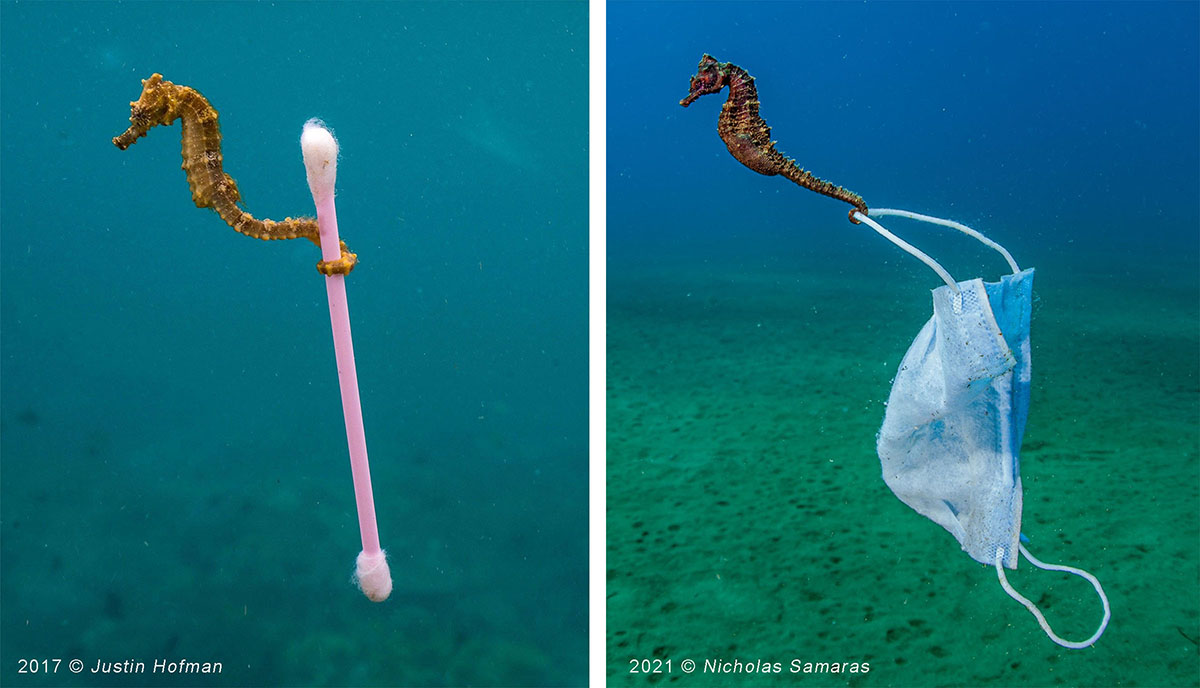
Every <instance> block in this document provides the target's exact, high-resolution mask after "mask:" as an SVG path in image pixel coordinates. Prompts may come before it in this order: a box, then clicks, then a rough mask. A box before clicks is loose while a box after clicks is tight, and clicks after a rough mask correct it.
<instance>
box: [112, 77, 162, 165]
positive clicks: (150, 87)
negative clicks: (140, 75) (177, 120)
mask: <svg viewBox="0 0 1200 688" xmlns="http://www.w3.org/2000/svg"><path fill="white" fill-rule="evenodd" d="M164 84H165V85H166V86H168V87H169V86H172V85H173V84H171V82H169V81H166V82H164V81H163V78H162V74H153V75H151V76H150V78H149V79H142V95H141V97H140V98H138V99H137V100H135V101H133V102H131V103H130V104H129V110H130V115H129V124H130V127H129V129H127V130H125V133H124V134H121V135H120V136H118V137H116V138H114V139H113V143H114V144H116V146H117V147H118V148H120V149H121V150H125V149H126V148H128V147H129V146H130V145H132V144H133V142H134V141H136V140H137V139H138V137H141V136H145V135H146V132H147V131H148V130H149V129H150V128H151V127H153V126H155V125H158V124H170V123H171V121H172V120H173V119H174V117H172V113H171V112H170V110H171V99H170V97H169V93H168V92H169V90H170V89H168V88H164Z"/></svg>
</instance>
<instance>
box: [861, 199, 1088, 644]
mask: <svg viewBox="0 0 1200 688" xmlns="http://www.w3.org/2000/svg"><path fill="white" fill-rule="evenodd" d="M870 214H871V217H867V216H865V215H863V214H862V213H861V212H856V213H854V216H855V219H857V220H859V221H860V222H864V223H866V224H867V225H869V226H871V227H872V228H873V229H875V230H876V231H877V232H879V233H880V234H882V235H883V236H884V237H885V238H887V239H888V240H890V241H893V243H896V244H897V245H898V246H900V247H901V248H902V249H904V250H906V251H908V252H909V253H912V254H913V255H914V256H916V257H917V258H918V259H920V260H922V261H923V262H925V263H926V264H927V265H929V266H930V267H931V268H933V269H934V270H935V271H936V272H937V273H938V275H939V276H941V277H942V279H943V281H945V282H946V286H943V287H939V288H937V289H935V290H934V291H933V317H931V318H930V319H929V322H927V323H925V326H924V327H923V328H922V329H921V331H920V332H919V333H918V334H917V337H916V339H915V340H913V343H912V345H911V346H910V347H909V349H908V353H907V354H905V356H904V360H903V361H902V362H901V363H900V370H899V372H898V373H897V374H896V379H895V381H894V382H893V383H892V391H891V395H890V396H889V397H888V404H887V411H886V413H885V414H884V419H883V427H881V428H880V430H879V438H878V450H879V460H880V464H881V465H882V468H883V479H884V482H886V483H887V485H888V487H889V488H891V490H892V492H894V493H895V495H896V496H897V497H899V498H900V500H901V501H902V502H904V503H905V504H907V505H909V506H910V507H912V508H913V509H914V510H915V511H916V512H917V513H919V514H921V515H922V516H925V517H926V518H928V519H930V520H931V521H933V522H934V523H937V524H938V525H940V526H942V527H943V528H945V529H946V530H947V531H949V532H950V534H951V535H953V536H954V538H955V539H956V540H958V543H959V545H961V546H962V548H963V550H964V551H965V552H966V553H967V554H969V555H970V556H971V558H973V559H975V560H976V561H978V562H981V563H983V564H987V565H989V566H995V567H996V572H997V575H998V577H999V579H1000V584H1001V586H1002V587H1003V588H1004V590H1005V591H1006V592H1007V593H1008V594H1009V595H1010V596H1012V597H1013V599H1016V600H1017V601H1018V602H1021V604H1023V605H1024V606H1025V607H1026V608H1027V609H1029V611H1030V612H1032V613H1033V615H1034V616H1035V617H1036V618H1037V619H1038V623H1039V624H1040V625H1041V626H1042V629H1043V630H1044V631H1045V632H1046V634H1047V635H1048V636H1049V637H1050V639H1051V640H1053V641H1054V642H1056V643H1058V644H1060V645H1062V646H1064V647H1068V648H1073V649H1078V648H1083V647H1087V646H1089V645H1091V644H1092V643H1094V642H1096V640H1097V639H1099V638H1100V636H1101V634H1103V633H1104V630H1105V628H1106V627H1107V626H1108V620H1109V617H1110V612H1109V607H1108V598H1107V597H1106V596H1105V594H1104V590H1103V588H1101V587H1100V583H1099V581H1097V580H1096V578H1095V577H1094V576H1092V575H1091V574H1089V573H1087V572H1086V571H1082V570H1080V569H1075V568H1073V567H1068V566H1057V565H1053V564H1044V563H1042V562H1041V561H1039V560H1038V559H1036V558H1034V557H1033V556H1032V555H1030V554H1029V552H1028V550H1027V549H1026V548H1025V546H1024V545H1023V544H1022V543H1021V538H1022V536H1021V506H1022V502H1021V471H1020V450H1021V439H1022V437H1023V436H1024V434H1025V420H1026V418H1027V416H1028V414H1029V381H1030V370H1031V366H1030V357H1029V356H1030V349H1029V319H1030V310H1031V304H1032V299H1033V270H1032V269H1027V270H1021V269H1020V268H1019V267H1018V266H1017V263H1016V261H1015V260H1013V258H1012V256H1011V255H1010V254H1009V253H1008V251H1006V250H1005V249H1004V248H1003V247H1002V246H1000V245H999V244H996V243H995V242H993V241H991V240H990V239H987V238H986V237H984V236H983V235H982V234H980V233H979V232H976V231H975V230H972V229H970V228H969V227H965V226H964V225H960V224H958V223H956V222H951V221H948V220H941V219H938V218H931V217H928V216H924V215H917V214H915V213H909V212H907V211H896V210H888V209H883V210H871V211H870ZM884 215H898V216H902V217H908V218H911V219H916V220H923V221H927V222H933V223H934V224H940V225H943V226H947V227H951V228H954V229H958V230H960V231H963V232H965V233H967V234H969V235H971V236H973V237H975V238H977V239H979V240H980V241H982V242H983V243H985V244H986V245H988V246H990V247H992V248H994V249H996V250H997V251H999V252H1000V253H1001V254H1002V255H1003V256H1004V257H1005V259H1006V260H1007V261H1008V263H1009V267H1010V268H1012V274H1009V275H1005V276H1004V277H1001V278H1000V281H998V282H984V281H983V280H981V279H973V280H968V281H965V282H955V281H954V279H953V278H952V277H951V276H950V274H949V273H948V272H946V270H945V269H943V268H942V267H941V266H940V265H938V264H937V262H936V261H934V260H933V259H932V258H930V257H929V256H927V255H926V254H924V253H922V252H920V251H919V250H917V249H915V248H914V247H912V246H911V245H909V244H907V243H905V242H904V241H903V240H900V239H899V238H897V237H896V236H895V235H893V234H892V233H891V232H888V231H887V230H886V229H884V228H883V227H882V226H881V225H879V224H878V223H877V222H875V221H874V220H873V219H872V218H873V217H878V216H884ZM1018 553H1022V554H1024V555H1025V557H1026V559H1028V560H1029V562H1030V563H1032V564H1034V565H1035V566H1038V567H1040V568H1045V569H1050V570H1058V571H1066V572H1068V573H1074V574H1076V575H1080V576H1083V577H1084V578H1086V579H1087V580H1089V581H1090V582H1091V583H1092V585H1093V586H1094V587H1095V589H1096V592H1097V594H1098V595H1099V596H1100V599H1101V600H1102V602H1103V604H1104V620H1103V621H1102V622H1101V624H1100V627H1099V628H1098V629H1097V630H1096V632H1095V634H1094V635H1093V636H1092V637H1091V638H1089V639H1088V640H1086V641H1083V642H1079V643H1075V642H1070V641H1066V640H1063V639H1062V638H1059V637H1058V636H1057V635H1055V634H1054V632H1053V631H1052V630H1051V629H1050V626H1049V624H1047V622H1046V620H1045V617H1043V616H1042V614H1041V612H1040V611H1039V610H1038V609H1037V607H1036V606H1035V605H1034V604H1033V603H1032V602H1030V601H1029V600H1027V599H1025V598H1024V597H1022V596H1021V595H1020V594H1018V593H1017V592H1016V591H1015V590H1013V588H1012V586H1011V585H1009V583H1008V580H1007V579H1006V578H1005V576H1004V568H1005V567H1007V568H1010V569H1015V568H1017V558H1018Z"/></svg>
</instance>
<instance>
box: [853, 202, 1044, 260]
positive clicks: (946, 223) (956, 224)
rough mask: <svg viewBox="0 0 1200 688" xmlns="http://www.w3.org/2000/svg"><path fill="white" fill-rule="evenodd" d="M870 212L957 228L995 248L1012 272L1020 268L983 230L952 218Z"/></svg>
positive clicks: (912, 213) (893, 211)
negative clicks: (977, 229) (972, 227)
mask: <svg viewBox="0 0 1200 688" xmlns="http://www.w3.org/2000/svg"><path fill="white" fill-rule="evenodd" d="M870 212H871V214H872V215H875V216H881V215H894V216H896V217H907V218H908V219H910V220H919V221H921V222H928V223H930V224H934V225H941V226H943V227H949V228H950V229H957V230H958V231H960V232H962V233H963V234H966V235H967V236H970V237H974V238H975V239H977V240H978V241H979V242H980V243H982V244H983V245H984V246H987V247H988V248H991V249H995V250H996V251H997V252H998V253H999V254H1000V255H1002V256H1004V260H1006V261H1008V267H1010V268H1012V271H1013V274H1016V273H1018V272H1020V271H1021V268H1019V267H1017V261H1015V260H1013V257H1012V254H1011V253H1009V252H1008V249H1006V248H1004V247H1003V246H1001V245H1000V244H997V243H996V242H994V241H992V240H991V239H989V238H987V237H986V236H984V235H983V232H979V231H976V230H974V229H971V228H970V227H968V226H966V225H964V224H962V223H961V222H955V221H954V220H943V219H942V218H940V217H933V216H932V215H922V214H920V213H914V212H910V211H907V210H896V209H894V208H871V211H870Z"/></svg>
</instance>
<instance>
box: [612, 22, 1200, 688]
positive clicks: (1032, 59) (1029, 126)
mask: <svg viewBox="0 0 1200 688" xmlns="http://www.w3.org/2000/svg"><path fill="white" fill-rule="evenodd" d="M607 22H608V35H607V41H608V51H607V79H608V91H607V106H606V107H607V125H608V132H607V134H608V138H607V162H608V178H607V193H608V199H607V207H608V228H607V232H608V233H607V249H608V257H607V258H608V262H607V285H608V301H607V308H608V311H607V328H608V332H607V335H608V340H607V365H608V371H607V374H608V379H607V385H608V399H607V422H608V430H607V439H608V456H607V459H608V488H607V497H608V500H609V503H608V515H609V518H608V543H607V547H608V550H607V551H608V562H607V566H608V571H607V576H608V581H609V588H608V591H607V594H608V604H609V606H608V617H607V633H608V638H607V639H606V641H607V649H608V654H607V657H608V666H607V675H608V677H609V681H610V682H611V683H613V684H620V685H643V684H647V683H654V682H665V681H678V682H679V683H680V684H681V685H682V684H683V683H688V684H689V685H714V686H728V685H764V686H768V685H797V683H798V682H800V683H803V684H804V685H810V686H817V685H821V686H827V685H828V686H839V685H852V686H853V685H895V686H924V685H1004V686H1012V685H1060V684H1061V685H1098V686H1102V685H1115V684H1121V685H1148V686H1150V685H1152V686H1165V685H1181V686H1194V685H1196V679H1197V676H1198V675H1200V659H1198V658H1197V650H1198V642H1200V590H1198V589H1197V587H1196V581H1197V580H1198V576H1200V544H1198V543H1200V518H1198V516H1197V515H1198V514H1200V464H1198V463H1197V456H1200V423H1198V419H1200V270H1198V265H1200V194H1198V191H1200V40H1198V29H1200V5H1197V4H1196V3H903V2H898V3H890V2H889V3H874V2H868V3H774V2H769V3H752V2H730V3H722V2H698V3H612V4H610V5H609V7H608V14H607ZM706 53H707V54H710V55H712V56H713V57H715V58H716V59H717V60H719V61H722V62H726V61H728V62H732V63H734V64H737V65H739V66H741V67H743V68H745V69H746V70H747V71H748V72H749V73H750V74H751V75H753V77H754V78H755V80H756V81H755V84H756V86H757V91H758V99H759V101H760V103H761V116H762V117H763V118H764V119H765V120H766V122H767V123H768V124H769V125H770V126H771V127H772V133H771V136H772V138H773V139H774V140H776V141H777V147H778V149H779V150H780V151H781V152H783V153H784V154H785V155H788V156H790V157H794V158H795V159H796V161H797V163H798V164H799V165H800V166H801V167H803V168H805V169H808V170H810V171H811V172H812V173H814V174H815V175H817V176H818V177H821V178H823V179H826V180H829V181H830V182H832V183H834V184H837V185H842V186H845V187H847V188H849V189H851V190H852V191H854V192H857V193H859V194H861V195H862V196H863V198H864V199H865V200H866V203H867V205H868V206H870V207H872V208H885V207H890V208H903V209H908V210H912V211H916V212H921V213H927V214H930V215H935V216H939V217H943V218H950V219H953V220H958V221H960V222H963V223H966V224H967V225H970V226H971V227H974V228H975V229H978V230H980V231H983V232H984V233H986V234H987V235H988V236H990V237H991V238H992V239H994V240H996V241H998V242H999V243H1000V244H1002V245H1004V246H1005V247H1007V248H1008V250H1009V251H1011V253H1012V254H1013V256H1015V258H1016V260H1017V261H1018V262H1019V264H1020V266H1021V267H1022V268H1027V267H1032V268H1035V269H1036V270H1037V278H1036V281H1035V287H1034V292H1033V298H1034V303H1033V317H1032V325H1031V328H1032V388H1031V406H1030V411H1029V424H1028V430H1027V432H1026V435H1025V438H1024V439H1025V441H1024V445H1023V447H1022V450H1021V457H1020V471H1021V478H1022V482H1023V486H1024V511H1023V513H1022V520H1021V523H1022V531H1023V532H1024V533H1025V534H1026V535H1028V536H1029V537H1030V539H1031V542H1030V544H1029V548H1030V550H1031V551H1032V552H1033V553H1034V555H1035V556H1038V557H1040V558H1041V559H1043V560H1044V561H1047V562H1053V563H1067V564H1073V565H1076V566H1080V567H1082V568H1084V569H1087V570H1089V571H1091V572H1092V573H1094V574H1096V575H1097V576H1098V578H1099V580H1100V581H1101V582H1102V583H1103V585H1104V587H1105V590H1106V591H1107V593H1108V597H1109V599H1110V601H1111V603H1112V620H1111V623H1110V625H1109V627H1108V630H1107V632H1106V633H1105V635H1104V636H1103V637H1102V638H1101V639H1100V640H1099V642H1098V643H1096V645H1095V646H1094V647H1092V648H1090V649H1087V650H1081V651H1073V650H1065V649H1063V648H1061V647H1059V646H1057V645H1054V644H1053V643H1051V642H1050V641H1049V640H1048V639H1047V638H1046V636H1045V635H1044V634H1043V633H1042V631H1041V630H1040V629H1039V627H1038V625H1037V623H1036V621H1035V620H1034V618H1033V617H1032V616H1030V615H1029V614H1028V613H1027V612H1026V611H1025V610H1024V609H1023V608H1022V607H1021V606H1020V605H1018V604H1017V603H1016V602H1014V601H1013V600H1012V599H1010V598H1009V597H1007V596H1006V595H1005V594H1004V592H1003V591H1002V590H1001V588H1000V586H999V584H998V581H997V576H996V572H995V571H994V570H989V569H988V568H987V567H985V566H982V565H980V564H977V563H976V562H974V561H972V560H971V559H970V557H968V556H967V555H966V554H964V553H963V552H962V551H961V550H960V547H959V545H958V543H956V542H955V540H954V538H953V537H951V536H950V535H949V534H948V533H946V532H945V531H944V530H943V529H942V528H940V527H938V526H937V525H936V524H934V523H932V522H931V521H929V520H927V519H925V518H923V517H922V516H920V515H919V514H917V513H916V512H914V511H913V510H912V509H909V508H908V507H907V506H906V505H905V504H903V503H901V502H900V501H899V500H898V499H896V498H895V496H894V495H893V494H892V493H891V492H890V490H888V488H887V486H886V485H885V484H884V482H883V480H882V479H881V477H880V472H881V471H880V462H879V459H878V458H877V455H876V433H877V432H878V429H879V427H880V422H881V421H882V418H883V415H884V412H885V403H886V401H887V399H888V394H889V390H890V388H891V383H892V379H893V377H894V376H895V375H896V371H897V370H898V366H899V365H900V360H901V358H902V357H903V355H904V352H905V351H906V349H907V348H908V346H909V344H910V343H911V342H912V341H913V338H914V336H915V335H916V334H917V332H918V331H919V330H920V328H921V326H922V324H923V323H924V322H925V321H926V320H927V319H928V318H929V316H930V313H931V301H930V290H931V289H933V288H935V287H937V286H939V285H941V283H942V282H941V280H940V279H939V278H938V276H937V275H935V274H934V273H933V272H932V271H930V270H929V269H928V268H927V267H926V266H924V265H922V264H921V263H920V262H918V261H917V260H915V259H913V258H912V257H911V256H909V255H907V254H905V253H902V252H901V251H899V250H898V249H897V248H896V247H895V246H893V245H892V244H891V243H888V242H886V241H883V240H882V239H881V238H880V237H879V236H878V235H877V234H876V233H875V232H873V231H871V230H870V229H869V228H867V227H866V226H864V225H853V224H851V223H849V222H848V221H847V211H848V210H850V206H848V205H846V204H845V203H841V202H839V201H836V200H832V199H830V198H826V197H824V196H820V195H817V194H815V193H812V192H810V191H808V190H805V189H802V188H799V187H798V186H796V185H794V184H792V183H790V182H789V181H787V180H786V179H783V178H781V177H767V176H762V175H759V174H756V173H754V172H753V171H751V170H749V169H747V168H746V167H744V166H743V165H741V164H740V163H738V162H737V161H736V160H735V159H734V158H733V157H732V156H731V155H730V153H729V152H728V150H727V149H726V146H725V144H724V143H723V142H722V141H721V139H720V138H719V137H718V134H717V117H718V114H719V112H720V110H721V105H722V103H723V102H724V101H725V99H726V97H727V95H728V91H724V92H722V93H720V94H719V95H708V96H703V97H700V98H699V99H698V100H696V101H695V102H694V103H692V104H691V105H690V106H689V107H688V108H686V109H684V108H681V107H680V105H679V100H680V99H681V98H683V97H684V96H685V95H687V93H688V84H689V78H690V77H691V76H692V75H693V74H695V73H696V65H697V62H698V61H699V60H700V58H701V56H702V55H704V54H706ZM882 223H883V224H884V225H885V226H887V227H888V228H890V229H891V230H893V231H894V232H896V233H897V234H899V235H900V236H901V237H903V238H905V239H906V240H908V241H910V242H912V243H913V244H915V245H916V246H917V247H918V248H920V249H923V250H924V251H926V252H927V253H929V254H931V255H932V256H933V257H934V258H936V259H937V260H939V261H941V263H942V264H943V265H944V266H945V268H946V269H947V270H948V271H949V272H950V274H952V275H953V276H954V277H955V278H956V279H958V280H967V279H971V278H975V277H983V278H985V279H987V280H989V281H995V280H996V279H997V278H998V277H999V276H1001V275H1003V274H1005V273H1007V272H1010V271H1011V270H1010V268H1008V267H1007V266H1006V265H1005V262H1004V261H1003V260H1002V259H1001V258H999V257H998V256H997V255H996V254H995V253H993V252H992V251H990V250H988V249H987V248H984V247H981V246H980V245H979V244H978V243H977V242H975V241H973V240H971V239H969V238H966V237H964V236H962V235H961V234H958V233H955V232H952V231H948V230H946V229H944V228H940V227H930V226H927V225H920V224H916V223H913V222H910V221H904V220H900V219H896V218H883V219H882ZM965 489H977V488H976V487H974V486H972V487H970V488H965ZM1009 578H1010V580H1013V582H1014V583H1013V584H1014V585H1015V586H1016V588H1017V589H1018V590H1021V591H1023V592H1024V594H1026V595H1027V596H1028V597H1030V598H1031V599H1033V600H1034V601H1035V602H1036V603H1037V604H1038V605H1039V606H1040V607H1041V609H1042V610H1043V611H1044V612H1045V614H1046V616H1047V618H1048V619H1049V620H1050V623H1051V624H1052V626H1053V627H1054V628H1055V629H1056V630H1057V631H1058V632H1059V633H1060V635H1063V636H1065V637H1067V638H1070V639H1072V640H1077V639H1083V638H1087V637H1088V636H1089V635H1090V634H1091V633H1092V631H1093V630H1094V629H1095V628H1096V626H1097V624H1098V623H1099V621H1100V618H1101V611H1100V603H1099V601H1098V600H1097V599H1096V596H1095V595H1094V593H1093V591H1092V589H1091V587H1090V586H1089V585H1088V584H1087V583H1086V582H1083V581H1080V580H1079V579H1077V578H1071V577H1068V576H1065V575H1061V574H1055V573H1047V572H1043V571H1038V570H1036V569H1033V568H1032V567H1031V566H1030V565H1029V564H1028V563H1027V562H1022V563H1021V565H1020V566H1019V568H1018V570H1017V571H1012V572H1010V573H1009ZM792 659H797V660H800V661H801V666H803V664H804V662H824V663H825V664H826V667H827V669H826V671H824V672H817V674H818V675H811V674H806V675H795V674H792V673H791V671H790V669H791V664H790V660H792ZM685 660H687V661H693V662H696V665H694V666H695V667H697V668H695V669H694V673H691V674H687V673H686V669H685V668H684V665H683V662H684V661H685ZM706 661H712V662H714V664H713V665H712V667H711V668H710V667H709V666H708V665H706V664H705V662H706ZM735 662H736V664H735ZM774 663H779V664H780V665H781V670H780V669H776V670H774V671H772V669H773V667H774ZM831 664H833V665H837V666H840V667H842V672H845V673H834V672H830V671H829V670H828V666H829V665H831ZM851 664H853V666H854V673H850V672H849V670H848V669H847V667H848V666H850V665H851ZM864 665H869V667H870V670H869V672H863V671H862V668H863V666H864ZM764 666H765V667H767V668H766V669H765V670H764V669H763V667H764ZM747 667H749V668H747Z"/></svg>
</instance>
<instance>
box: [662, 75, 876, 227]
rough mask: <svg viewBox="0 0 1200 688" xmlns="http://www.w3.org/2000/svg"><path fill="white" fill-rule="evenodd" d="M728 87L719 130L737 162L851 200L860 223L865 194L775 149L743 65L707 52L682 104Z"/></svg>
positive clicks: (751, 80) (827, 194) (807, 187)
mask: <svg viewBox="0 0 1200 688" xmlns="http://www.w3.org/2000/svg"><path fill="white" fill-rule="evenodd" d="M725 86H728V87H729V98H728V99H727V100H726V101H725V105H724V106H723V107H722V108H721V117H720V119H718V120H717V133H718V134H720V135H721V140H722V141H724V142H725V146H726V147H727V148H729V152H730V153H732V154H733V157H735V158H737V159H738V162H740V163H742V164H743V165H745V166H746V167H749V168H750V169H752V170H754V171H755V172H758V173H759V174H765V175H769V176H770V175H776V174H778V175H783V176H784V177H786V178H787V179H790V180H791V181H793V182H795V183H797V184H799V185H800V186H803V187H804V188H806V189H811V190H812V191H816V192H817V193H819V194H824V195H826V196H829V197H830V198H836V199H838V200H839V201H845V202H846V203H849V204H850V205H852V206H854V210H851V211H850V221H851V222H853V223H855V224H857V223H858V220H855V219H854V212H855V211H860V212H862V213H863V214H864V215H866V214H867V204H866V203H865V202H864V201H863V199H862V196H859V195H858V194H856V193H854V192H853V191H850V190H849V189H846V188H843V187H840V186H837V185H834V184H831V183H830V182H827V181H825V180H824V179H819V178H817V177H816V176H814V175H813V174H812V173H811V172H808V171H807V170H803V169H801V168H800V167H799V166H798V165H796V161H795V160H793V159H792V158H788V157H785V156H784V155H783V154H782V153H780V152H779V151H777V150H775V142H774V141H772V140H771V127H769V126H767V123H766V122H765V121H763V118H762V117H759V115H758V89H756V88H755V87H754V77H752V76H750V74H749V73H748V72H747V71H746V70H744V69H742V68H741V67H739V66H737V65H735V64H733V63H732V62H717V60H716V58H714V57H713V56H712V55H707V54H706V55H705V56H704V57H702V58H700V66H699V67H698V68H697V70H696V76H693V77H692V81H691V85H690V87H689V88H688V94H687V97H686V98H684V99H683V100H681V101H679V104H680V105H682V106H683V107H687V106H689V105H691V104H692V101H694V100H696V99H697V98H699V97H700V96H703V95H708V94H709V93H720V92H721V89H722V88H724V87H725Z"/></svg>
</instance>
